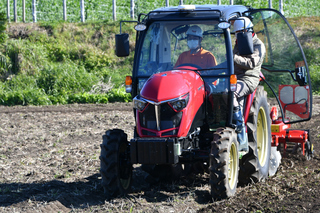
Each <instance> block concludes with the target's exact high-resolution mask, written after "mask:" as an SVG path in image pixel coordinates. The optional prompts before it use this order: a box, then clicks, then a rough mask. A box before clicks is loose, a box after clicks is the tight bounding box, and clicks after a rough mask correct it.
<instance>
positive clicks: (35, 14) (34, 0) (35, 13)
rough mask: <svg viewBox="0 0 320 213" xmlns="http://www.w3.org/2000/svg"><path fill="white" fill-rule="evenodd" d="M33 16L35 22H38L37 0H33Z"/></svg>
mask: <svg viewBox="0 0 320 213" xmlns="http://www.w3.org/2000/svg"><path fill="white" fill-rule="evenodd" d="M32 16H33V22H34V23H36V22H37V8H36V0H32Z"/></svg>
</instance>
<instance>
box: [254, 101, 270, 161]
mask: <svg viewBox="0 0 320 213" xmlns="http://www.w3.org/2000/svg"><path fill="white" fill-rule="evenodd" d="M267 147H268V127H267V116H266V112H265V110H264V108H263V107H260V109H259V113H258V121H257V149H258V158H259V162H260V165H261V166H264V165H265V163H266V159H267V153H266V152H267Z"/></svg>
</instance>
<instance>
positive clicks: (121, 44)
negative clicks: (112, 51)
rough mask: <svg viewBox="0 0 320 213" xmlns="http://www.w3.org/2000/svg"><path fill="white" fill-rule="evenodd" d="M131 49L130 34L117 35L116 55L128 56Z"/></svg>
mask: <svg viewBox="0 0 320 213" xmlns="http://www.w3.org/2000/svg"><path fill="white" fill-rule="evenodd" d="M129 53H130V51H129V34H128V33H122V34H117V35H116V55H117V56H118V57H126V56H128V55H129Z"/></svg>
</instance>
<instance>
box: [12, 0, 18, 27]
mask: <svg viewBox="0 0 320 213" xmlns="http://www.w3.org/2000/svg"><path fill="white" fill-rule="evenodd" d="M13 19H14V22H17V0H13Z"/></svg>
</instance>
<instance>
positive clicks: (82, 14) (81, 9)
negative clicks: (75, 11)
mask: <svg viewBox="0 0 320 213" xmlns="http://www.w3.org/2000/svg"><path fill="white" fill-rule="evenodd" d="M80 11H81V12H80V13H81V22H85V18H84V0H80Z"/></svg>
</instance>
